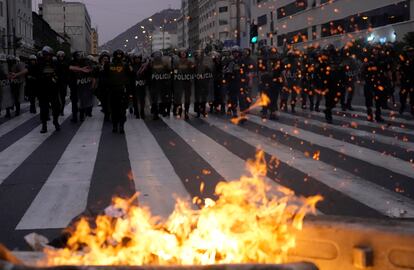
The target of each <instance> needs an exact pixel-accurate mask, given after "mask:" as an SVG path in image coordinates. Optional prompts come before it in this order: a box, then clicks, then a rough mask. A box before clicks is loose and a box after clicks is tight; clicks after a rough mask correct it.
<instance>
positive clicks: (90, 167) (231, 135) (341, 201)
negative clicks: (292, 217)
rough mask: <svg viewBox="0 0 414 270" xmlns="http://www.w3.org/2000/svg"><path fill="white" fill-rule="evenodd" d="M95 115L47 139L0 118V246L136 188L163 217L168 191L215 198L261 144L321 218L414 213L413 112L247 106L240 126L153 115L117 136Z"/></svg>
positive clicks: (28, 118) (20, 242)
mask: <svg viewBox="0 0 414 270" xmlns="http://www.w3.org/2000/svg"><path fill="white" fill-rule="evenodd" d="M93 114H94V115H93V117H92V118H88V119H87V120H86V121H85V122H83V123H82V124H73V123H71V122H70V121H69V119H70V112H69V107H67V108H66V113H65V117H62V118H61V121H62V122H63V123H62V130H61V131H60V132H53V131H52V130H51V131H50V132H49V133H47V134H40V133H39V131H40V122H39V117H38V115H32V114H29V113H28V112H27V108H26V107H25V108H24V109H23V113H22V115H20V116H18V117H14V118H12V119H10V120H9V119H5V118H3V117H2V118H0V151H1V152H0V224H1V225H0V243H4V244H5V245H6V246H7V247H9V248H11V249H18V250H27V249H28V248H29V247H28V246H27V244H26V243H25V242H24V239H23V237H24V236H25V235H27V234H29V233H31V232H37V233H40V234H43V235H45V236H47V237H48V238H49V239H55V238H56V237H59V236H60V235H61V233H62V230H63V229H64V228H66V227H68V226H70V225H71V224H72V223H73V222H74V221H75V220H76V219H77V218H78V217H79V216H83V215H88V216H95V215H96V214H99V213H101V212H102V211H103V210H104V209H105V208H106V207H107V206H108V205H109V204H110V202H111V198H112V197H113V196H123V197H130V196H132V195H133V194H134V193H135V192H137V191H138V192H140V194H141V195H140V197H139V203H140V204H142V205H147V206H149V207H150V208H151V209H152V211H153V213H154V214H156V215H160V216H164V217H165V216H168V214H169V213H170V212H171V211H172V209H173V206H174V198H175V197H174V196H180V197H182V198H188V199H191V198H192V197H195V196H198V197H202V198H205V197H211V198H214V197H215V194H214V189H215V186H216V185H217V183H218V182H220V181H229V180H234V179H238V178H239V177H240V176H241V175H243V174H245V173H246V172H245V166H244V164H245V161H246V160H247V159H251V158H253V157H254V155H255V152H256V149H257V147H258V146H260V147H261V149H263V150H264V151H265V154H266V159H267V160H268V161H269V160H271V159H272V158H274V157H276V158H277V160H278V164H279V165H278V166H277V167H275V166H272V165H271V164H269V166H268V173H267V178H268V179H269V181H270V182H272V183H274V184H277V185H282V186H285V187H287V188H290V189H291V190H293V191H294V192H295V194H296V195H297V196H310V195H315V194H321V195H322V196H323V197H324V200H323V201H322V202H321V203H319V204H318V211H319V214H321V215H339V216H355V217H364V218H380V219H390V218H404V219H412V218H413V217H414V168H413V161H414V152H413V151H414V121H413V119H412V118H411V116H409V115H408V114H407V115H404V116H399V115H395V113H394V112H392V111H385V115H386V123H372V122H368V121H366V119H365V115H364V108H362V107H359V106H356V107H355V111H353V112H347V113H344V112H340V111H337V114H336V115H335V121H334V124H333V125H328V124H326V123H325V122H324V117H323V115H322V114H321V113H310V112H309V111H303V110H301V109H299V110H298V112H297V113H296V114H294V115H293V114H289V113H279V115H278V118H279V119H278V120H275V121H270V120H267V121H263V120H262V119H261V118H260V117H258V114H259V112H258V111H253V112H252V114H251V115H249V119H248V121H247V122H246V123H244V124H242V125H234V124H232V123H231V122H230V121H229V119H228V118H227V116H218V115H210V116H209V117H208V118H205V119H195V118H192V119H191V120H190V121H184V120H180V119H174V118H172V117H171V118H164V119H162V120H160V121H155V122H154V121H151V120H148V121H142V120H137V119H133V118H132V117H131V116H129V117H128V121H127V124H126V134H125V135H120V134H113V133H112V129H111V124H110V123H104V121H103V116H102V114H101V113H100V112H99V109H98V108H95V110H94V113H93ZM50 129H52V127H51V126H50ZM206 172H208V173H206ZM201 183H204V185H205V187H204V189H203V190H202V191H201V190H200V185H201ZM413 222H414V221H413Z"/></svg>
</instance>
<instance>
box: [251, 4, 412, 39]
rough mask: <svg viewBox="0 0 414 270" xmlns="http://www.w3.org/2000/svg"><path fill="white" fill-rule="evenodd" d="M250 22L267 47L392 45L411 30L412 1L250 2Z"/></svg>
mask: <svg viewBox="0 0 414 270" xmlns="http://www.w3.org/2000/svg"><path fill="white" fill-rule="evenodd" d="M252 19H253V20H254V21H255V23H257V24H258V26H259V40H260V41H259V42H261V43H263V44H267V45H270V46H278V47H282V46H285V45H289V44H297V46H298V47H301V46H302V47H303V46H307V45H312V46H325V45H327V44H334V45H336V46H343V45H344V44H346V43H347V42H349V41H353V40H359V39H363V40H366V41H367V42H382V43H385V42H394V41H396V40H402V39H403V37H404V35H405V34H406V33H407V32H410V31H413V29H414V0H364V1H359V0H336V1H331V0H253V5H252Z"/></svg>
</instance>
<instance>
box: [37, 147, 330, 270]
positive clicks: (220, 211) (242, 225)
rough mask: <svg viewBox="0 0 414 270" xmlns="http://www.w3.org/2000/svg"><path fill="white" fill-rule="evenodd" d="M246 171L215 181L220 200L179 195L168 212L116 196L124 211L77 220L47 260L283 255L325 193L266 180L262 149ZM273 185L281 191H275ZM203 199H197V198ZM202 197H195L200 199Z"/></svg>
mask: <svg viewBox="0 0 414 270" xmlns="http://www.w3.org/2000/svg"><path fill="white" fill-rule="evenodd" d="M247 168H248V171H249V175H248V176H243V177H241V178H240V179H239V180H237V181H232V182H223V183H220V184H218V185H217V187H216V190H215V192H216V194H217V198H218V199H217V200H216V201H214V200H212V199H205V200H203V205H202V206H201V207H200V209H197V210H195V209H194V208H193V207H192V206H191V203H189V202H185V201H183V200H177V203H176V206H175V210H174V212H173V213H172V214H171V215H170V216H169V218H168V219H166V220H162V219H160V218H158V217H154V216H152V215H151V212H150V209H147V208H144V207H138V206H136V205H135V204H134V203H133V201H135V200H133V199H131V200H125V199H120V198H116V199H114V200H113V207H115V208H116V209H119V213H120V215H119V217H113V216H112V217H111V216H105V215H102V216H99V217H97V218H96V220H95V222H94V225H93V226H91V225H90V224H89V222H88V221H87V220H86V219H82V220H81V221H80V222H78V223H77V225H76V226H75V228H73V232H72V233H71V236H70V238H69V241H68V243H67V247H66V248H64V249H58V250H53V249H46V250H45V253H46V259H45V261H43V262H40V263H41V264H42V265H45V264H46V265H137V266H138V265H206V264H224V263H283V262H285V260H286V257H287V252H288V251H289V250H290V249H292V248H294V247H295V232H296V231H297V230H301V228H302V222H303V218H304V217H305V215H306V214H307V213H309V212H314V211H315V205H316V203H317V202H318V201H320V200H321V199H322V198H321V197H320V196H314V197H310V198H298V197H295V196H294V194H293V192H292V191H290V190H287V189H282V188H281V189H280V190H277V191H274V190H271V189H272V188H271V187H270V185H268V184H267V183H266V180H265V177H266V168H267V167H266V162H265V156H264V153H263V152H258V153H257V155H256V159H255V160H250V161H248V162H247ZM275 193H277V194H278V196H275ZM197 200H199V199H197ZM197 200H196V201H197Z"/></svg>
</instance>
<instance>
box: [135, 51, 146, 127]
mask: <svg viewBox="0 0 414 270" xmlns="http://www.w3.org/2000/svg"><path fill="white" fill-rule="evenodd" d="M132 71H133V72H132V74H133V78H134V82H133V88H134V91H133V93H132V101H133V106H134V113H135V117H136V118H137V119H139V118H141V119H143V120H144V119H145V99H146V97H147V85H148V81H149V67H148V63H146V62H144V59H143V57H142V55H141V54H138V55H137V54H136V55H133V56H132Z"/></svg>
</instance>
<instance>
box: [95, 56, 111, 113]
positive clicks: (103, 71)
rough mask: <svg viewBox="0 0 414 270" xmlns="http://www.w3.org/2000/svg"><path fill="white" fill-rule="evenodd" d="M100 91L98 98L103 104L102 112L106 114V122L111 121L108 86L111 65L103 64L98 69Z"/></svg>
mask: <svg viewBox="0 0 414 270" xmlns="http://www.w3.org/2000/svg"><path fill="white" fill-rule="evenodd" d="M97 73H98V75H97V76H98V89H97V96H98V99H99V101H100V102H101V106H102V112H103V113H104V121H109V120H110V118H111V117H110V116H111V114H110V108H109V107H110V106H109V84H108V73H109V63H105V64H101V65H100V66H99V67H98V72H97Z"/></svg>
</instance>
